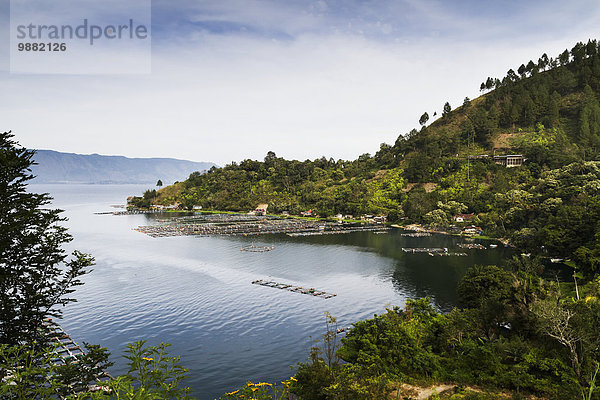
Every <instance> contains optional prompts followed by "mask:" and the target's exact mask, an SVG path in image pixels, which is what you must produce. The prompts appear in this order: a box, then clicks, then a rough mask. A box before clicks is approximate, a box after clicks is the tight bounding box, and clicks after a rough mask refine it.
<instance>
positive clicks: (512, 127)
mask: <svg viewBox="0 0 600 400" xmlns="http://www.w3.org/2000/svg"><path fill="white" fill-rule="evenodd" d="M516 70H517V73H515V72H514V70H512V69H511V70H509V71H508V73H507V75H506V77H504V78H502V79H492V78H489V79H488V81H487V82H485V84H484V85H483V88H482V89H483V90H490V91H489V92H488V93H486V94H484V95H482V96H481V97H479V98H477V99H474V100H469V99H465V102H464V104H463V105H462V106H460V107H458V108H457V109H455V110H452V109H451V106H450V104H448V103H447V104H445V105H444V107H443V112H442V116H441V117H440V118H438V119H437V120H435V121H434V122H433V123H431V125H428V126H427V125H426V123H427V122H428V119H429V115H424V116H422V118H421V121H420V122H421V124H422V128H421V129H420V130H418V131H417V130H416V129H413V130H412V131H411V132H409V133H407V134H406V135H400V136H399V137H398V139H397V140H396V142H395V143H394V144H393V145H388V144H382V145H381V146H380V149H379V151H378V152H377V153H375V154H374V155H373V156H371V155H370V154H363V155H361V156H360V157H358V158H357V159H356V160H352V161H345V160H334V159H332V158H330V159H327V158H325V157H322V158H320V159H316V160H312V161H311V160H306V161H297V160H285V159H283V158H280V157H277V156H276V155H275V154H274V153H273V152H269V153H268V154H267V156H266V157H265V159H264V160H263V161H254V160H244V161H241V162H239V163H236V162H232V163H231V164H229V165H226V166H225V167H223V168H212V169H210V170H209V171H208V173H206V174H200V173H193V174H192V175H190V177H189V179H187V180H186V181H184V182H181V183H178V184H176V185H174V186H170V187H166V188H163V189H162V190H160V191H158V193H157V194H156V193H154V192H148V193H146V195H145V196H144V197H145V198H143V199H138V200H137V204H139V205H146V206H148V205H150V204H151V203H152V202H155V201H156V202H161V203H163V204H173V203H180V204H182V205H183V206H184V207H188V208H191V207H192V206H194V205H200V206H202V207H203V208H204V209H216V210H229V211H247V210H250V209H254V208H255V207H256V206H257V204H260V203H268V204H269V212H273V213H278V212H282V211H288V212H289V213H290V214H299V213H300V212H301V211H304V210H309V209H312V210H315V211H316V213H317V214H319V215H320V216H323V217H329V216H332V215H335V214H338V213H339V214H344V215H353V216H358V215H363V214H374V215H387V216H388V218H389V220H390V221H392V222H394V221H400V220H406V221H410V222H419V223H428V224H432V225H437V226H445V225H448V224H450V223H452V222H453V221H452V217H453V215H454V214H456V213H460V212H469V213H474V214H476V216H475V219H474V220H473V223H474V224H476V225H478V226H481V227H482V228H483V229H484V232H485V234H486V235H488V236H497V237H505V238H510V239H512V240H513V242H514V243H516V244H518V245H521V246H523V247H527V248H530V249H532V250H534V251H545V252H549V254H551V255H556V256H561V257H562V256H565V257H569V256H572V255H573V254H577V261H578V262H579V263H580V264H581V267H582V268H584V269H586V268H587V269H590V268H591V269H594V270H595V269H597V268H599V266H598V261H596V259H597V256H598V255H600V246H599V245H598V244H597V243H596V242H597V241H596V239H595V235H596V233H598V228H597V227H596V226H595V224H594V222H593V221H595V220H596V218H597V212H596V208H595V204H596V203H597V201H598V198H597V195H598V194H597V193H596V192H594V190H593V188H594V185H595V183H594V182H591V181H596V177H595V175H594V172H593V171H594V168H596V166H595V165H596V164H595V163H594V162H593V160H598V159H600V154H599V153H598V152H599V151H600V102H599V101H598V91H599V90H600V54H599V52H598V43H597V42H596V41H595V40H591V41H589V42H588V43H587V44H583V43H578V44H576V45H575V46H574V47H573V49H572V50H571V51H567V50H566V51H565V52H563V53H561V54H560V55H558V56H557V57H556V58H551V57H548V56H547V55H542V56H541V57H540V58H539V60H538V62H537V63H535V62H533V61H532V62H529V63H524V64H523V66H522V68H516ZM506 153H513V154H514V153H518V154H523V155H524V156H525V157H526V158H527V161H526V163H525V164H524V166H522V167H518V168H506V167H504V166H502V165H497V164H495V163H494V162H493V155H494V154H506ZM484 154H485V155H487V156H488V157H478V156H480V155H484ZM553 176H556V177H562V178H557V179H559V182H558V185H559V188H558V192H556V193H555V192H552V191H549V190H547V189H548V188H547V186H548V179H550V178H549V177H553ZM590 180H591V181H590ZM588 181H590V182H588ZM563 185H568V187H569V188H571V189H569V190H566V189H564V188H563ZM561 188H563V189H564V190H563V189H561ZM542 246H543V248H542Z"/></svg>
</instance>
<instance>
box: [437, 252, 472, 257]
mask: <svg viewBox="0 0 600 400" xmlns="http://www.w3.org/2000/svg"><path fill="white" fill-rule="evenodd" d="M428 254H429V255H430V256H431V257H435V256H442V257H445V256H456V257H465V256H468V254H467V253H428Z"/></svg>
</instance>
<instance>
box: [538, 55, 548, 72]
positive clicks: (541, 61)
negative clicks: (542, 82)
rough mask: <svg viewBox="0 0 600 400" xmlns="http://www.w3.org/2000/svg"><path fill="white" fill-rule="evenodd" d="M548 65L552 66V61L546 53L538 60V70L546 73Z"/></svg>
mask: <svg viewBox="0 0 600 400" xmlns="http://www.w3.org/2000/svg"><path fill="white" fill-rule="evenodd" d="M548 65H550V60H549V59H548V55H547V54H546V53H544V54H542V56H541V57H540V58H539V60H538V68H539V69H541V70H544V71H545V70H546V68H547V67H548Z"/></svg>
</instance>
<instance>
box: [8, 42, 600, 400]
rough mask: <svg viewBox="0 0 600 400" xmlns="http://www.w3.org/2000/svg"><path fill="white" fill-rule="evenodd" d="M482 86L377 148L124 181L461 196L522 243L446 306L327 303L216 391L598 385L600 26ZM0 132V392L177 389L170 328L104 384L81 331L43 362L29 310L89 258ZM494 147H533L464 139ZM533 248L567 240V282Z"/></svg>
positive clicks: (419, 215)
mask: <svg viewBox="0 0 600 400" xmlns="http://www.w3.org/2000/svg"><path fill="white" fill-rule="evenodd" d="M481 89H482V91H488V90H489V92H488V93H486V94H485V95H483V96H482V97H480V98H478V99H475V100H472V101H471V100H469V99H465V101H464V104H463V105H462V106H461V107H459V108H458V109H456V110H455V111H451V107H450V105H449V104H446V105H445V106H444V111H443V115H442V117H441V118H439V119H438V120H437V121H435V122H434V123H432V124H431V125H430V126H426V123H427V122H428V120H429V115H428V114H427V113H425V114H423V116H421V118H420V123H421V125H422V129H421V130H420V131H416V130H413V131H411V132H410V133H408V134H406V135H402V136H400V137H399V138H398V140H397V141H396V142H395V143H394V144H393V145H385V144H383V145H382V146H381V148H380V150H379V151H378V152H377V153H376V154H375V155H374V156H370V155H368V154H365V155H363V156H361V157H359V158H358V159H357V160H354V161H343V160H338V161H335V160H332V159H329V160H327V159H325V158H322V159H319V160H314V161H304V162H300V161H288V160H284V159H281V158H278V157H276V155H275V154H274V153H268V154H267V157H266V158H265V160H264V161H262V162H259V161H252V160H245V161H242V162H241V163H239V164H237V163H232V164H230V165H228V166H226V167H224V168H213V169H211V170H210V171H209V172H208V173H206V174H199V173H194V174H192V175H191V176H190V177H189V179H187V180H186V181H185V182H181V183H178V184H176V185H174V186H171V187H167V188H164V189H162V190H160V191H158V192H152V191H150V192H147V193H146V194H145V195H144V196H143V197H141V198H138V199H134V203H136V204H138V205H139V206H148V205H150V203H151V202H155V201H158V202H162V203H163V204H172V203H175V202H179V203H181V204H182V205H183V206H184V207H187V208H191V207H192V206H194V205H201V206H203V208H205V209H209V210H210V209H221V210H231V211H239V210H248V209H253V208H254V207H256V205H257V204H259V203H268V204H269V211H272V212H281V211H288V212H290V213H299V212H300V211H303V210H306V209H315V210H317V212H318V213H319V214H320V215H321V216H331V215H333V214H336V213H342V214H352V215H360V214H385V215H387V216H388V218H389V219H390V220H391V221H407V222H409V221H410V222H420V223H427V224H430V225H435V226H447V225H449V224H451V223H452V217H453V216H454V215H455V214H458V213H465V212H471V213H473V214H475V215H474V217H473V219H472V220H471V223H473V224H477V225H480V226H481V227H482V228H483V229H484V232H485V234H486V235H489V236H498V237H508V238H510V240H511V241H512V243H513V244H515V245H517V246H519V247H522V248H524V249H529V250H530V251H531V252H532V253H533V255H534V257H531V258H529V257H522V258H516V259H513V260H511V261H510V262H508V263H507V265H503V266H475V267H474V268H473V269H471V270H470V271H469V272H468V273H467V275H466V276H465V277H464V278H463V279H462V281H461V282H460V284H459V287H458V288H457V290H458V293H459V295H460V297H461V301H462V304H463V308H461V309H455V310H453V311H452V312H450V313H448V314H442V313H439V312H438V311H437V310H436V309H435V308H434V307H433V306H432V305H431V303H430V301H429V300H428V299H420V300H412V301H408V302H407V305H406V307H405V308H404V309H399V308H391V309H389V310H388V311H387V312H386V313H385V314H383V315H379V316H377V315H376V316H374V318H373V319H370V320H367V321H360V322H357V323H356V324H355V325H354V327H353V328H352V329H351V330H350V331H349V332H348V333H347V335H346V336H345V337H344V338H341V339H340V342H338V339H339V338H338V334H337V330H336V329H335V319H334V318H333V317H331V316H328V317H327V326H328V328H327V331H326V333H325V336H324V338H323V342H322V346H319V347H315V348H314V349H313V350H312V352H311V354H310V356H309V359H308V361H307V362H305V363H300V364H299V365H298V369H297V372H296V374H295V376H294V377H293V378H291V379H290V380H288V381H284V382H283V383H281V385H279V386H273V385H271V384H270V383H256V384H254V383H248V384H246V385H245V386H244V387H243V388H240V389H238V390H234V391H233V392H230V393H227V394H225V395H224V398H238V399H239V398H244V399H247V398H278V399H279V398H285V397H288V395H289V394H290V393H293V394H296V395H298V396H300V398H301V399H381V398H386V397H387V396H390V395H391V394H392V392H394V391H396V397H397V398H398V397H399V396H400V395H399V394H398V393H399V392H398V391H397V390H398V388H399V385H400V383H412V384H416V385H419V384H423V383H431V382H451V383H453V384H454V385H458V386H459V387H466V386H469V385H478V386H480V387H484V388H487V389H488V390H491V391H492V393H493V392H495V391H509V392H510V393H511V396H512V397H513V398H522V396H525V395H530V394H532V395H537V396H543V397H544V398H551V399H574V398H583V399H596V398H599V397H600V393H598V392H597V391H594V388H595V378H596V374H597V372H598V362H599V361H600V353H599V352H600V332H599V330H598V326H599V323H600V300H599V296H600V225H599V224H598V223H597V221H599V220H600V161H597V160H598V158H599V157H598V156H599V154H598V152H599V151H600V146H598V145H599V144H600V103H599V101H598V95H597V93H598V91H599V90H600V55H599V52H598V44H597V43H596V42H595V41H590V42H588V43H587V44H583V43H578V44H577V45H576V46H575V47H573V49H572V50H571V51H570V52H569V51H566V52H564V53H561V54H560V55H559V56H558V57H557V58H556V59H552V58H548V57H547V56H546V55H543V56H542V57H540V59H539V60H538V62H537V63H534V62H533V61H531V62H529V63H527V64H526V65H525V64H523V65H522V66H521V67H519V68H518V69H517V72H514V71H513V70H509V71H508V73H507V75H506V77H504V78H502V79H493V78H489V79H488V80H486V82H484V83H483V84H482V86H481ZM492 89H493V90H492ZM0 139H1V140H2V142H1V144H2V147H1V148H2V153H1V157H2V161H3V166H7V167H8V168H3V172H4V171H7V172H6V173H4V175H3V176H1V177H0V178H1V179H0V185H2V187H1V188H0V189H2V190H0V194H2V195H5V196H6V198H5V199H4V201H2V202H0V205H2V207H3V209H2V220H0V222H1V223H2V224H1V225H0V233H1V234H2V235H3V238H4V240H0V243H2V246H5V247H2V249H1V250H2V252H1V253H0V254H1V255H2V257H3V258H2V259H1V261H2V262H1V263H0V265H1V266H2V268H3V275H1V276H0V278H1V279H2V280H0V283H1V284H2V285H4V287H5V291H3V292H2V293H3V296H4V297H3V300H2V314H1V316H2V320H0V323H1V325H0V334H1V338H2V342H1V344H0V351H1V353H0V355H2V358H3V360H4V361H3V364H2V365H1V366H0V373H1V374H2V375H1V378H2V381H1V384H0V396H3V398H33V399H35V398H48V397H50V396H52V394H53V393H57V391H60V390H62V389H64V388H67V387H69V388H71V387H73V385H75V386H77V385H80V386H81V387H82V390H83V393H82V394H80V395H79V397H83V398H85V397H86V396H87V397H91V398H128V399H134V398H135V399H144V398H156V399H162V398H186V397H189V395H188V389H186V388H183V389H180V388H179V386H180V383H181V381H182V380H183V379H184V378H185V375H186V371H185V370H184V369H183V368H181V367H180V366H179V363H178V359H172V358H169V357H167V356H166V354H165V352H164V349H165V348H164V346H159V347H150V348H145V347H144V344H143V343H137V344H133V345H131V346H130V348H129V353H128V355H127V357H128V360H129V361H130V367H131V369H130V371H129V373H128V374H126V375H124V376H121V377H117V378H116V379H113V380H110V381H109V382H108V383H105V386H107V387H109V388H110V389H111V391H110V392H102V391H101V392H96V393H86V389H85V388H86V387H87V383H88V382H90V381H91V380H92V375H90V371H95V370H96V369H100V370H102V369H104V368H105V367H106V366H108V363H107V353H106V351H105V350H103V349H100V348H94V347H90V348H89V349H90V352H89V354H90V358H89V360H87V361H83V362H80V363H78V364H77V365H71V366H69V367H67V368H66V369H64V370H62V371H61V370H59V369H54V367H48V365H49V364H48V354H49V350H48V348H47V347H46V346H45V338H44V336H43V334H41V332H42V331H41V330H40V329H39V327H40V324H41V319H42V318H43V317H45V315H47V314H48V313H54V315H56V316H60V314H59V311H58V309H57V308H56V307H57V306H60V305H64V304H67V303H68V302H70V301H72V300H71V299H70V298H69V296H68V295H69V294H70V293H71V292H72V291H73V289H74V287H75V286H77V284H79V281H78V277H79V276H81V275H82V274H83V273H85V271H86V270H87V268H88V267H89V266H90V265H91V264H92V261H93V260H92V259H91V258H90V257H89V256H86V255H84V254H82V253H73V255H72V257H71V258H70V259H68V258H67V257H66V256H65V255H64V254H63V252H62V250H60V246H61V245H62V244H63V243H65V242H66V241H68V240H69V237H68V235H66V232H65V231H64V229H63V228H60V227H59V226H58V225H57V223H58V222H59V221H60V218H59V217H58V212H54V211H50V212H48V211H43V210H42V209H41V206H43V205H44V204H47V201H48V198H47V197H44V196H41V197H40V196H38V195H27V194H26V193H25V190H24V187H25V186H24V185H25V182H26V181H27V180H28V179H30V177H29V176H28V175H27V172H26V170H27V168H28V167H29V165H30V159H31V154H30V153H28V152H27V151H26V150H23V149H20V148H18V147H17V146H16V144H15V143H14V142H13V141H12V140H11V135H10V134H6V133H5V134H3V135H2V136H0ZM494 150H496V151H498V152H521V153H523V154H524V155H525V156H526V157H527V159H528V161H527V163H526V164H525V165H524V166H522V167H517V168H506V167H503V166H501V165H497V164H495V163H494V162H491V161H488V160H489V159H490V157H487V158H470V157H469V156H475V155H480V154H481V153H491V152H493V151H494ZM36 196H38V197H36ZM15 238H18V239H19V240H15ZM6 243H8V244H10V245H11V246H12V247H9V246H8V245H6ZM36 243H41V244H42V245H43V246H37V245H36ZM44 245H45V246H44ZM28 246H29V247H28ZM536 255H552V256H556V257H558V256H560V257H563V258H570V259H571V265H572V266H573V267H574V275H573V282H572V283H571V282H569V283H565V282H559V281H554V280H546V279H544V278H542V275H541V273H542V269H543V267H542V263H541V261H540V259H539V258H537V257H535V256H536ZM27 266H31V267H32V268H30V269H27ZM59 266H61V267H59ZM40 271H42V273H40ZM14 288H17V289H14ZM11 296H12V297H11ZM340 344H341V345H340ZM48 368H51V369H48ZM72 396H75V395H72ZM242 396H243V397H242ZM455 396H462V398H477V396H479V398H486V397H485V396H487V395H485V394H476V393H471V394H460V393H457V394H456V395H455ZM455 398H461V397H455Z"/></svg>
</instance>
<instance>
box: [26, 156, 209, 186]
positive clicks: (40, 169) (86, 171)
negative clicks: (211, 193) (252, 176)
mask: <svg viewBox="0 0 600 400" xmlns="http://www.w3.org/2000/svg"><path fill="white" fill-rule="evenodd" d="M34 160H35V162H36V163H37V165H34V166H33V167H32V171H33V174H34V175H35V176H36V178H35V179H34V180H33V181H32V183H152V184H155V183H156V182H157V181H158V180H159V179H160V180H161V181H162V182H163V184H165V185H168V184H172V183H173V182H176V181H183V180H185V179H187V178H188V176H189V175H190V174H191V173H192V172H195V171H200V172H202V171H205V170H207V169H209V168H211V167H212V166H214V165H215V164H213V163H211V162H193V161H186V160H177V159H174V158H127V157H123V156H103V155H99V154H75V153H61V152H58V151H53V150H36V154H35V156H34Z"/></svg>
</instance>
